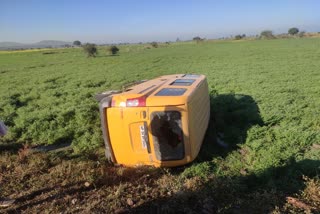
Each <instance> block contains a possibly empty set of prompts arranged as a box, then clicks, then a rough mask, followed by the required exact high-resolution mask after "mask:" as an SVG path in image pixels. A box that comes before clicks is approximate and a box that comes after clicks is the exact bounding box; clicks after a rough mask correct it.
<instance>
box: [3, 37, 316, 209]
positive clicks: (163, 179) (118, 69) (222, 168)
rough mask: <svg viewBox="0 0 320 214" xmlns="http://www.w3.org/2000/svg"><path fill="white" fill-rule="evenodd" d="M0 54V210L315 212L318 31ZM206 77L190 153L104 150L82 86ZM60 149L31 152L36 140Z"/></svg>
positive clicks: (90, 98) (94, 110)
mask: <svg viewBox="0 0 320 214" xmlns="http://www.w3.org/2000/svg"><path fill="white" fill-rule="evenodd" d="M119 49H120V52H119V54H118V55H115V56H110V55H109V54H108V53H107V50H106V47H99V50H98V51H99V54H98V55H97V57H95V58H88V57H86V55H85V53H84V52H83V50H82V49H81V48H65V49H46V50H34V51H20V52H19V51H17V52H0V120H2V121H4V122H5V124H6V125H7V126H8V128H9V132H8V134H7V135H6V136H5V137H2V138H0V198H1V197H3V198H13V199H15V200H16V201H15V203H14V204H13V205H12V206H10V207H8V208H5V209H1V208H0V212H2V211H3V212H9V213H16V212H17V213H19V212H26V213H34V212H39V210H46V211H47V212H48V213H57V212H66V213H70V212H72V213H73V212H83V213H91V212H94V213H101V212H106V213H141V212H145V213H304V212H309V213H319V212H320V179H319V174H320V69H319V68H320V39H319V38H301V39H275V40H252V41H205V42H201V43H194V42H181V43H171V44H161V45H159V47H158V48H152V47H151V46H150V47H149V46H148V45H145V44H141V45H127V46H119ZM175 73H200V74H205V75H206V76H207V78H208V83H209V87H210V88H209V90H210V99H211V116H210V117H211V118H210V124H209V128H208V130H207V133H206V137H205V139H204V143H203V145H202V148H201V151H200V153H199V156H198V158H197V159H196V160H195V161H194V162H193V163H192V164H189V165H187V166H183V167H178V168H173V169H166V168H163V169H162V168H153V167H138V168H126V167H122V166H112V165H111V164H110V163H107V161H106V160H105V158H104V155H103V154H104V153H103V139H102V133H101V128H100V119H99V110H98V103H97V101H96V100H95V99H94V95H95V94H96V93H99V92H103V91H106V90H110V89H121V87H122V86H123V85H124V84H126V83H129V82H133V81H138V80H142V79H151V78H153V77H157V76H160V75H165V74H175ZM68 144H71V149H70V148H69V149H66V150H57V151H51V152H34V150H33V149H32V147H34V146H37V145H55V146H59V145H68Z"/></svg>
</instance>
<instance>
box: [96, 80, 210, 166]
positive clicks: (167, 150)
mask: <svg viewBox="0 0 320 214" xmlns="http://www.w3.org/2000/svg"><path fill="white" fill-rule="evenodd" d="M100 115H101V123H102V131H103V137H104V141H105V145H106V156H107V158H109V159H110V160H111V161H112V162H114V163H117V164H123V165H127V166H135V165H153V166H156V167H160V166H164V167H174V166H179V165H184V164H187V163H189V162H191V161H193V160H194V159H195V158H196V157H197V155H198V153H199V150H200V147H201V144H202V141H203V138H204V135H205V132H206V129H207V127H208V123H209V117H210V101H209V94H208V84H207V80H206V77H205V76H204V75H195V74H174V75H166V76H161V77H158V78H156V79H152V80H148V81H144V82H143V83H141V84H138V85H135V86H132V87H130V88H127V89H126V90H125V91H124V92H121V93H119V92H113V91H112V92H111V93H110V92H109V93H106V94H105V96H104V97H103V99H101V101H100Z"/></svg>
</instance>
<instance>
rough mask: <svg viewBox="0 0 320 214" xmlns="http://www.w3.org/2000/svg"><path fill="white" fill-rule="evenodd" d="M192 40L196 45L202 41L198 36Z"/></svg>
mask: <svg viewBox="0 0 320 214" xmlns="http://www.w3.org/2000/svg"><path fill="white" fill-rule="evenodd" d="M192 40H193V41H196V42H197V43H199V42H202V41H204V39H203V38H201V37H199V36H196V37H193V38H192Z"/></svg>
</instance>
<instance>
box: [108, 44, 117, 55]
mask: <svg viewBox="0 0 320 214" xmlns="http://www.w3.org/2000/svg"><path fill="white" fill-rule="evenodd" d="M108 51H109V52H110V53H111V54H112V55H115V54H117V53H118V51H119V48H118V47H117V46H115V45H112V46H111V47H110V48H109V49H108Z"/></svg>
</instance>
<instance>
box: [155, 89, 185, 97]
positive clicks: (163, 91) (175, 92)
mask: <svg viewBox="0 0 320 214" xmlns="http://www.w3.org/2000/svg"><path fill="white" fill-rule="evenodd" d="M186 90H187V89H185V88H163V89H161V90H160V91H159V92H158V93H156V94H155V96H181V95H183V94H184V92H186Z"/></svg>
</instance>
